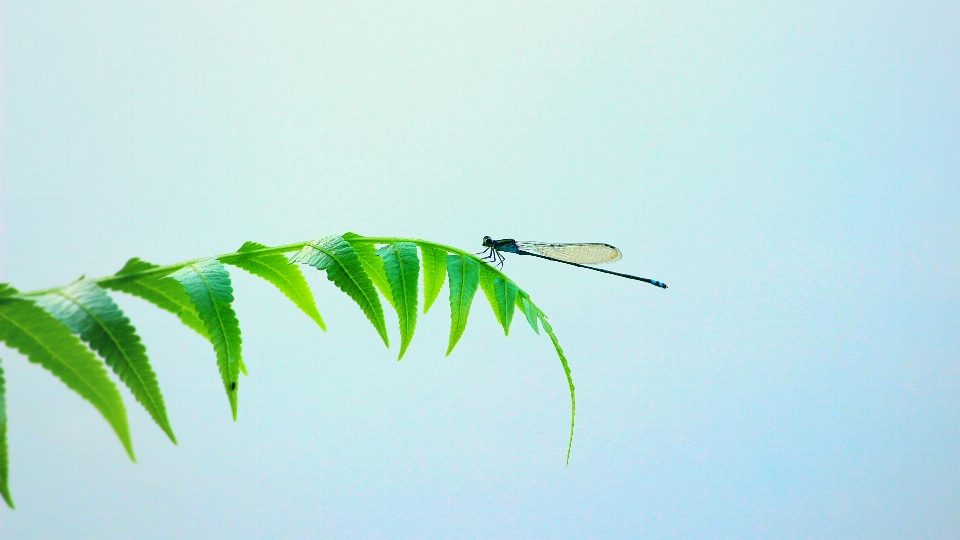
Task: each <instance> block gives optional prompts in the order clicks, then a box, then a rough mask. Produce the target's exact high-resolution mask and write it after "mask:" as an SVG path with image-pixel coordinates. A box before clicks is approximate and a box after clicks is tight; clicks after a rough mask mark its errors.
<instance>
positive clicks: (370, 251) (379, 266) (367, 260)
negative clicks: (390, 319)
mask: <svg viewBox="0 0 960 540" xmlns="http://www.w3.org/2000/svg"><path fill="white" fill-rule="evenodd" d="M342 238H343V239H344V240H346V241H347V242H348V243H349V244H350V247H352V248H353V250H354V251H356V252H357V257H360V263H361V264H363V270H364V272H366V273H367V276H369V277H370V281H372V282H373V284H374V285H376V286H377V289H378V290H379V291H380V294H382V295H383V297H384V298H386V299H387V302H389V303H390V305H391V306H393V307H394V309H396V307H397V306H394V304H393V292H391V290H390V282H389V281H388V280H387V273H386V270H384V268H383V259H381V258H380V256H379V255H377V248H376V247H375V246H374V245H373V244H372V243H371V242H356V241H355V240H357V239H360V238H363V237H362V236H360V235H359V234H356V233H352V232H348V233H346V234H344V235H343V237H342Z"/></svg>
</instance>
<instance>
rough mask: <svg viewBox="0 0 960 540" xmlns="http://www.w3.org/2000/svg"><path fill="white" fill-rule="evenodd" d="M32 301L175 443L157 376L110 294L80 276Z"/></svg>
mask: <svg viewBox="0 0 960 540" xmlns="http://www.w3.org/2000/svg"><path fill="white" fill-rule="evenodd" d="M36 302H37V304H38V305H39V306H40V307H42V308H44V309H45V310H47V312H49V313H50V314H51V315H53V316H54V317H55V318H56V319H57V320H59V321H60V322H61V323H63V324H64V325H66V326H67V327H68V328H70V330H71V331H73V333H74V334H78V335H79V336H80V339H82V340H83V341H85V342H86V343H87V344H88V345H90V348H91V349H93V350H94V351H96V352H97V353H98V354H99V355H100V357H101V358H103V360H104V361H105V362H106V363H107V365H108V366H110V367H111V368H112V369H113V372H114V373H116V374H117V376H118V377H120V380H121V381H123V382H124V384H126V385H127V388H129V389H130V392H131V393H133V395H134V397H135V398H136V399H137V401H139V402H140V403H141V404H142V405H143V408H144V409H146V410H147V412H148V413H149V414H150V416H151V417H153V420H154V421H155V422H156V423H157V425H159V426H160V429H162V430H163V432H164V433H166V434H167V436H168V437H170V440H171V441H173V442H174V443H176V442H177V438H176V437H175V436H174V435H173V429H171V427H170V421H169V420H168V419H167V410H166V407H164V404H163V396H162V395H161V394H160V386H159V385H158V384H157V376H156V374H155V373H154V372H153V369H151V367H150V361H149V360H148V359H147V349H146V348H145V347H144V346H143V344H142V343H141V342H140V336H138V335H137V332H136V330H135V329H134V328H133V325H131V324H130V319H128V318H126V317H125V316H124V315H123V312H122V311H120V308H118V307H117V305H116V304H114V303H113V300H112V299H111V298H110V296H109V295H107V293H106V292H105V291H104V290H103V289H101V288H100V287H98V286H97V284H96V283H94V282H93V281H91V280H89V279H81V280H79V281H75V282H74V283H72V284H70V285H68V286H66V287H63V288H61V289H58V290H56V291H54V292H51V293H47V294H45V295H43V296H40V297H38V298H37V300H36Z"/></svg>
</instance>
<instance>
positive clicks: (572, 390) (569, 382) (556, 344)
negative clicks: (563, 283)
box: [537, 310, 577, 466]
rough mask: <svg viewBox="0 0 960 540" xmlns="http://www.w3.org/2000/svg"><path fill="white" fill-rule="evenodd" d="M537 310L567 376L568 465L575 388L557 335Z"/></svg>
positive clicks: (568, 462) (571, 443) (573, 418)
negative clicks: (568, 394)
mask: <svg viewBox="0 0 960 540" xmlns="http://www.w3.org/2000/svg"><path fill="white" fill-rule="evenodd" d="M537 311H538V314H537V317H538V318H539V319H540V324H542V325H543V330H544V331H545V332H546V333H547V335H548V336H550V341H551V342H553V348H554V349H555V350H556V351H557V356H558V357H560V364H561V365H562V366H563V373H564V374H565V375H566V376H567V385H568V386H569V387H570V441H569V442H568V443H567V466H570V451H571V450H572V449H573V428H574V426H575V425H576V420H577V395H576V388H575V387H574V386H573V375H572V374H571V373H570V364H569V363H568V362H567V357H566V356H565V355H564V354H563V349H562V348H560V342H559V341H558V340H557V335H556V334H554V333H553V328H552V327H551V326H550V323H548V322H547V316H546V315H545V314H544V313H543V312H542V311H539V310H537Z"/></svg>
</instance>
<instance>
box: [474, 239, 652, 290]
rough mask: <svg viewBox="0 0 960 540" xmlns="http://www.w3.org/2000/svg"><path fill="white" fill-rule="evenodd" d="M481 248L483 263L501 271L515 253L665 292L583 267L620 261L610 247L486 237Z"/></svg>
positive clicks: (647, 281)
mask: <svg viewBox="0 0 960 540" xmlns="http://www.w3.org/2000/svg"><path fill="white" fill-rule="evenodd" d="M483 247H485V248H487V249H485V250H483V251H482V252H480V253H478V255H479V254H483V255H484V257H483V259H484V260H486V261H489V262H491V263H493V264H496V265H497V266H499V267H501V268H502V267H503V260H504V259H503V253H516V254H517V255H532V256H534V257H540V258H541V259H546V260H548V261H553V262H559V263H564V264H570V265H573V266H579V267H580V268H587V269H589V270H596V271H597V272H603V273H604V274H612V275H614V276H620V277H624V278H627V279H635V280H637V281H642V282H644V283H649V284H651V285H656V286H657V287H660V288H661V289H666V288H667V284H666V283H663V282H661V281H657V280H655V279H647V278H642V277H638V276H631V275H630V274H621V273H620V272H611V271H610V270H604V269H602V268H594V267H592V266H586V265H588V264H603V263H609V262H616V261H619V260H620V258H621V257H623V254H622V253H620V250H619V249H617V248H615V247H613V246H611V245H610V244H600V243H593V244H551V243H547V242H524V241H518V240H514V239H513V238H504V239H503V240H494V239H493V238H490V237H489V236H484V237H483Z"/></svg>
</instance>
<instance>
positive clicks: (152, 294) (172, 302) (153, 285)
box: [103, 257, 210, 340]
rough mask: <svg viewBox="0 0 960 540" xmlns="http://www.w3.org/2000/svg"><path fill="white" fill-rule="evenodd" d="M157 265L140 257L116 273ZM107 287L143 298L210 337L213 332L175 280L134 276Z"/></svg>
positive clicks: (133, 271) (126, 274) (151, 267)
mask: <svg viewBox="0 0 960 540" xmlns="http://www.w3.org/2000/svg"><path fill="white" fill-rule="evenodd" d="M154 268H158V266H157V265H156V264H153V263H149V262H147V261H144V260H142V259H139V258H137V257H134V258H132V259H130V260H129V261H127V264H125V265H124V266H123V268H121V269H120V271H119V272H117V273H116V274H114V275H116V276H130V275H131V274H138V273H140V272H146V271H147V270H152V269H154ZM103 287H104V288H106V289H111V290H114V291H121V292H125V293H127V294H132V295H134V296H138V297H140V298H143V299H144V300H146V301H147V302H150V303H151V304H153V305H155V306H157V307H158V308H160V309H164V310H166V311H169V312H170V313H173V314H174V315H176V316H177V317H179V318H180V320H181V321H182V322H183V324H185V325H187V326H188V327H190V328H192V329H193V330H194V331H195V332H196V333H198V334H200V335H201V336H203V337H204V339H207V340H209V339H210V334H209V333H207V328H206V327H205V326H204V324H203V321H201V320H200V318H199V317H198V316H197V310H196V309H194V307H193V304H192V303H191V302H190V297H189V296H187V293H186V291H184V290H183V287H181V286H180V285H178V284H177V283H176V282H175V281H170V280H169V279H163V277H162V276H144V277H131V278H130V280H129V281H111V282H109V283H105V284H104V285H103Z"/></svg>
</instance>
